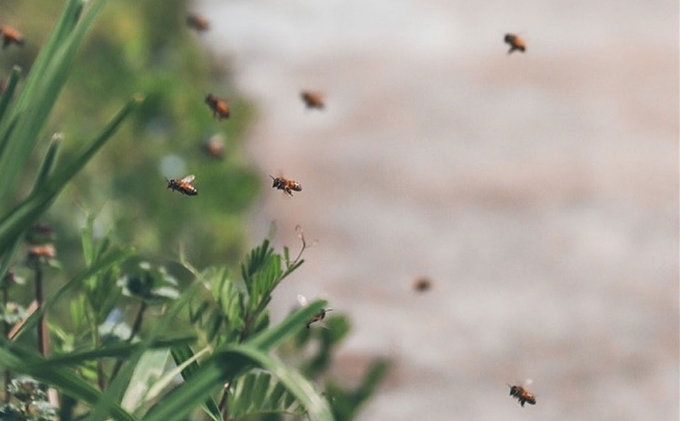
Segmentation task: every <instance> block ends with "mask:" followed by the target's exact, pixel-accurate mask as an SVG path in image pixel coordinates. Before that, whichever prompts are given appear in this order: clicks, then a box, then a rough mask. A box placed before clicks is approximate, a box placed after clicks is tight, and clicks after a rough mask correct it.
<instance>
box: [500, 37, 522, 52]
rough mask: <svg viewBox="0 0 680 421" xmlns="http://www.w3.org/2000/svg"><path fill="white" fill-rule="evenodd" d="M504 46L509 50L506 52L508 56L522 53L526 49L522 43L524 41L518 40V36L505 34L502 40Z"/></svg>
mask: <svg viewBox="0 0 680 421" xmlns="http://www.w3.org/2000/svg"><path fill="white" fill-rule="evenodd" d="M503 40H504V41H505V43H506V44H508V45H509V46H510V50H508V54H512V53H513V52H514V51H521V52H524V51H526V49H527V45H526V43H525V42H524V39H522V38H520V36H519V35H515V34H505V38H503Z"/></svg>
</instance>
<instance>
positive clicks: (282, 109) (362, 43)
mask: <svg viewBox="0 0 680 421" xmlns="http://www.w3.org/2000/svg"><path fill="white" fill-rule="evenodd" d="M197 7H198V10H199V11H202V12H204V13H205V14H207V15H208V16H209V17H210V18H211V19H212V21H213V26H212V27H213V29H212V31H211V32H210V33H209V34H207V36H206V37H207V38H206V40H207V42H208V44H209V45H210V46H211V48H212V49H213V50H214V51H215V53H216V54H218V55H221V56H223V57H225V61H226V60H227V58H228V61H229V64H230V66H231V67H232V69H233V72H234V74H235V78H236V85H237V87H238V89H240V90H241V91H242V92H243V94H245V95H246V96H248V97H250V98H252V99H253V100H254V101H255V102H256V104H257V106H258V107H259V112H260V116H259V119H258V121H257V123H256V125H255V126H254V127H253V129H252V131H251V132H250V133H249V135H248V139H247V142H248V150H249V153H250V155H251V157H252V159H254V160H255V162H256V163H257V166H258V167H259V168H260V169H261V171H262V174H263V183H266V184H267V185H266V186H265V188H269V185H270V181H269V179H268V178H267V177H266V176H267V174H268V173H269V174H273V175H276V173H277V171H279V170H281V171H282V172H283V174H285V175H286V176H288V177H291V178H294V179H295V180H298V181H299V182H301V183H302V185H303V186H304V191H303V192H302V193H300V194H297V195H296V196H295V197H294V198H292V199H291V198H286V197H284V196H283V195H282V194H281V193H280V192H275V191H269V190H266V192H267V194H265V197H264V199H263V202H262V203H261V205H260V206H259V207H258V208H257V209H256V210H255V216H254V217H253V220H252V227H251V232H252V235H253V243H255V242H257V241H259V240H260V239H261V238H262V237H263V236H264V235H266V233H267V229H268V225H269V221H271V220H272V219H275V220H276V221H277V223H278V237H277V238H278V240H279V243H285V244H290V245H292V246H294V247H296V246H297V245H298V243H297V242H296V238H295V233H294V227H295V225H297V224H301V225H302V226H303V227H304V230H305V233H306V235H307V237H308V238H310V239H311V238H317V239H319V244H318V246H316V247H314V248H312V249H310V250H309V251H308V252H307V253H306V257H307V259H308V260H307V263H306V264H305V266H304V267H303V268H302V269H301V270H300V271H299V272H297V273H296V275H295V276H294V277H293V278H292V279H290V280H287V281H286V285H285V286H284V287H283V288H282V289H281V290H279V291H277V292H278V294H277V295H276V296H275V302H276V308H277V313H276V315H277V317H281V316H282V315H283V314H284V313H285V312H287V311H288V310H289V308H290V307H291V306H293V305H294V303H295V296H296V295H297V294H298V293H302V294H304V295H306V296H308V297H310V298H314V297H317V296H323V297H326V298H329V299H330V300H331V303H332V307H334V308H336V309H338V310H340V311H342V312H345V313H347V314H348V315H349V316H350V317H351V318H352V320H353V322H354V324H355V328H354V331H353V332H352V335H351V339H350V340H349V341H348V342H347V343H346V345H345V346H344V347H343V349H342V352H341V354H340V357H339V367H338V369H337V374H338V375H339V376H341V378H343V379H344V380H345V381H346V382H347V383H348V384H350V383H351V382H354V381H356V380H357V378H356V376H357V375H358V373H360V370H361V369H362V368H363V366H364V365H365V364H367V363H368V361H369V359H370V358H372V357H373V356H378V355H387V356H390V357H392V358H393V359H394V361H395V366H394V368H393V371H392V374H391V376H390V378H389V381H388V382H387V384H386V385H385V387H383V388H382V390H381V393H380V394H379V396H378V397H377V398H376V399H375V400H374V401H373V402H372V403H371V404H370V405H369V406H368V407H367V408H366V410H365V411H364V412H363V413H362V416H361V419H363V420H419V419H422V420H446V419H465V420H490V419H503V420H509V421H512V420H520V419H521V420H524V421H529V420H565V419H573V420H582V421H583V420H593V421H595V420H597V421H603V420H616V421H625V420H674V419H678V355H679V354H678V332H679V326H678V115H679V114H678V112H679V111H678V4H677V2H673V1H646V2H640V1H632V0H623V1H621V0H617V1H597V2H594V1H586V0H577V1H567V0H559V1H551V2H546V1H542V0H531V1H525V2H507V1H500V0H491V1H474V2H473V1H463V0H453V1H445V0H420V1H418V0H342V1H340V0H230V1H224V0H202V1H201V2H200V3H199V4H198V5H197ZM507 31H515V32H519V33H520V34H523V35H524V36H525V37H526V39H527V41H528V52H527V54H525V55H520V54H517V55H512V56H507V55H506V46H505V45H504V44H503V43H502V38H503V34H504V33H505V32H507ZM301 88H309V89H320V90H323V91H324V92H325V93H326V94H327V98H328V99H327V110H326V111H324V112H321V113H319V112H312V111H309V112H307V111H305V110H304V108H303V105H302V103H301V101H300V100H299V91H300V89H301ZM226 124H228V123H226ZM417 276H428V277H431V278H432V279H433V280H434V281H435V282H436V288H435V289H434V291H432V292H431V293H428V294H426V295H423V296H416V295H415V294H414V293H413V292H412V291H411V289H410V288H411V282H412V281H413V279H414V278H415V277H417ZM525 378H531V379H534V384H533V385H532V389H533V390H534V391H535V392H536V393H537V394H538V405H537V406H535V407H527V408H524V409H522V408H520V407H519V405H518V404H517V403H516V402H515V401H513V400H511V399H510V397H509V396H508V389H507V386H506V383H508V382H514V381H517V380H522V379H525Z"/></svg>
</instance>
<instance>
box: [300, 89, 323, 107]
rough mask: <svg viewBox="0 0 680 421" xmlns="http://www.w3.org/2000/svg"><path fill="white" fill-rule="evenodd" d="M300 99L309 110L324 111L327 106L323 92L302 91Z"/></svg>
mask: <svg viewBox="0 0 680 421" xmlns="http://www.w3.org/2000/svg"><path fill="white" fill-rule="evenodd" d="M300 97H301V98H302V100H303V101H304V102H305V105H306V106H307V109H310V108H316V109H319V110H323V107H324V106H325V104H324V101H323V94H322V93H321V92H312V91H302V92H301V93H300Z"/></svg>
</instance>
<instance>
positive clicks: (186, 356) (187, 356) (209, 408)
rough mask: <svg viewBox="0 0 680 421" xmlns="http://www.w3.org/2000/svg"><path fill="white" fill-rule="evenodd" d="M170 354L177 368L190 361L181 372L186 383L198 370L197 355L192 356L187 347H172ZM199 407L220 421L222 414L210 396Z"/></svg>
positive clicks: (192, 353)
mask: <svg viewBox="0 0 680 421" xmlns="http://www.w3.org/2000/svg"><path fill="white" fill-rule="evenodd" d="M170 352H171V354H172V358H173V359H174V360H175V364H177V366H179V367H181V366H183V365H184V364H185V363H186V362H187V361H191V364H189V365H187V366H186V367H185V368H184V369H183V370H182V371H181V373H182V378H183V379H184V381H185V382H186V381H187V380H189V379H190V378H191V376H193V375H194V374H195V373H196V372H197V371H198V369H199V365H198V362H197V361H196V356H197V355H198V354H196V355H194V351H193V350H192V349H191V347H190V346H189V345H184V346H176V347H173V348H172V350H170ZM201 406H202V407H203V410H204V411H205V412H206V413H207V414H208V416H209V417H210V418H212V419H213V420H215V421H222V414H221V413H220V409H219V407H218V406H217V402H215V399H213V397H212V396H208V397H207V399H206V400H205V402H203V404H202V405H201Z"/></svg>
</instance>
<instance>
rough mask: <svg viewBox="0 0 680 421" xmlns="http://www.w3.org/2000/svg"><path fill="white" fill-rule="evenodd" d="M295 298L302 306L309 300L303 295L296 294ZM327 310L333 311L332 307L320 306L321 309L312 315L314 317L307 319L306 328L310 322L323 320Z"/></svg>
mask: <svg viewBox="0 0 680 421" xmlns="http://www.w3.org/2000/svg"><path fill="white" fill-rule="evenodd" d="M297 299H298V302H299V303H300V305H301V306H303V307H304V306H306V305H308V304H309V302H308V301H307V298H305V296H304V295H298V296H297ZM329 311H333V309H332V308H322V309H321V310H319V312H318V313H316V314H315V315H314V317H312V318H311V319H309V321H308V322H307V329H309V326H310V325H311V324H312V323H316V322H320V321H321V320H323V319H324V318H325V317H326V313H328V312H329Z"/></svg>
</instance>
